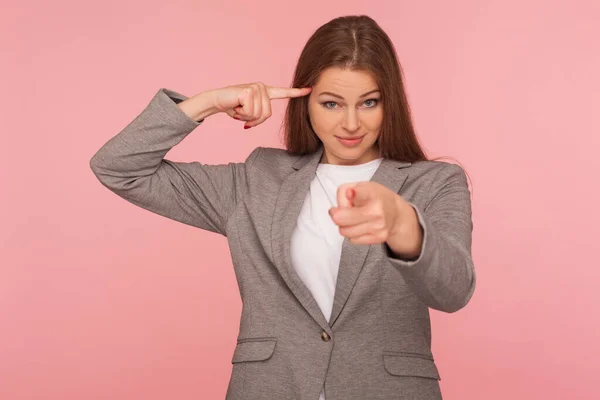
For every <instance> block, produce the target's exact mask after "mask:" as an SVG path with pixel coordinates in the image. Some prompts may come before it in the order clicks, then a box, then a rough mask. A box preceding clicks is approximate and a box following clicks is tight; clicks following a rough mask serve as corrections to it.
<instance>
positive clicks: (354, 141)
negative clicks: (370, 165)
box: [336, 134, 366, 147]
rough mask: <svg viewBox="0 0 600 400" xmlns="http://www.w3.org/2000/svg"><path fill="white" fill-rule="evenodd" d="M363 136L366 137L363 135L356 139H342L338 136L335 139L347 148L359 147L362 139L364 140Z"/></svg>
mask: <svg viewBox="0 0 600 400" xmlns="http://www.w3.org/2000/svg"><path fill="white" fill-rule="evenodd" d="M365 136H366V134H365V135H362V136H360V137H357V138H342V137H339V136H336V138H337V140H339V141H340V143H342V144H343V145H344V146H347V147H354V146H357V145H359V144H360V143H361V142H362V140H363V138H364V137H365Z"/></svg>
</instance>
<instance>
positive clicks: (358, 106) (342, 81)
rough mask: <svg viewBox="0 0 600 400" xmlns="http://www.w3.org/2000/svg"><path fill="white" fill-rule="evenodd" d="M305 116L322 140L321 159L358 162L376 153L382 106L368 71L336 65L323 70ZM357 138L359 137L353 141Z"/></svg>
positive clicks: (336, 162) (374, 82)
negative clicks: (322, 150) (307, 116)
mask: <svg viewBox="0 0 600 400" xmlns="http://www.w3.org/2000/svg"><path fill="white" fill-rule="evenodd" d="M308 115H309V118H310V122H311V124H312V127H313V130H314V131H315V133H316V134H317V136H318V137H319V139H321V141H322V142H323V146H324V152H323V158H322V159H321V162H324V163H328V164H339V165H357V164H364V163H366V162H369V161H372V160H374V159H376V158H377V157H378V156H379V153H378V150H379V149H378V147H377V144H375V141H376V140H377V138H378V137H379V132H380V129H381V123H382V121H383V106H382V105H381V92H379V87H378V86H377V83H376V81H375V78H374V76H373V75H372V74H371V73H369V72H367V71H363V70H350V69H342V68H337V67H332V68H328V69H326V70H324V71H323V72H322V73H321V75H320V76H319V78H318V79H317V82H316V83H315V84H314V85H313V86H312V91H311V93H310V96H309V98H308ZM356 138H361V139H359V140H352V139H356ZM343 139H347V140H343Z"/></svg>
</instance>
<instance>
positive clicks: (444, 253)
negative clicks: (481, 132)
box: [385, 164, 475, 312]
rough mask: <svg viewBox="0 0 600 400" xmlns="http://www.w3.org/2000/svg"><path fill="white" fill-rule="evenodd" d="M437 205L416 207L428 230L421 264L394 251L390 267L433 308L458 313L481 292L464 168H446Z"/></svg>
mask: <svg viewBox="0 0 600 400" xmlns="http://www.w3.org/2000/svg"><path fill="white" fill-rule="evenodd" d="M429 193H430V197H431V200H430V201H429V203H428V204H427V206H425V208H424V209H423V210H420V209H419V207H417V206H416V205H414V204H412V203H410V204H411V206H412V207H413V208H414V209H415V211H416V213H417V217H418V219H419V224H420V226H421V228H422V229H423V241H422V248H421V252H420V254H419V256H418V258H417V259H416V260H412V261H408V260H402V259H399V258H396V257H395V256H394V254H393V252H392V251H391V249H390V248H389V247H388V246H385V249H386V251H387V254H388V260H389V262H390V263H391V264H392V265H393V266H395V267H396V268H398V269H399V271H400V273H401V274H402V276H403V277H404V279H405V281H406V283H407V284H408V285H409V286H410V287H411V289H412V290H413V291H414V292H415V293H417V295H418V296H419V297H420V298H421V299H422V301H423V302H424V303H425V304H427V305H428V306H429V307H431V308H433V309H436V310H439V311H444V312H455V311H458V310H460V309H461V308H463V307H464V306H465V305H466V304H467V303H468V302H469V300H470V299H471V296H472V295H473V292H474V290H475V269H474V266H473V260H472V257H471V233H472V230H473V222H472V219H471V197H470V192H469V188H468V185H467V179H466V175H465V173H464V171H463V170H462V168H460V167H459V166H457V165H455V164H446V165H445V166H444V167H443V168H442V169H441V170H440V172H439V173H438V176H437V177H436V178H435V179H434V181H433V184H432V187H431V189H430V192H429Z"/></svg>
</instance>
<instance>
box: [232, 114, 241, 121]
mask: <svg viewBox="0 0 600 400" xmlns="http://www.w3.org/2000/svg"><path fill="white" fill-rule="evenodd" d="M233 119H237V120H238V121H241V119H239V118H238V117H236V116H235V115H234V116H233Z"/></svg>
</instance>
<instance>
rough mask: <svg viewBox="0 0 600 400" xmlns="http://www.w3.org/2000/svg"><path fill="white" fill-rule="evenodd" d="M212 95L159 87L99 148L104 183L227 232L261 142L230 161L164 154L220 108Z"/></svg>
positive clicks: (138, 201)
mask: <svg viewBox="0 0 600 400" xmlns="http://www.w3.org/2000/svg"><path fill="white" fill-rule="evenodd" d="M205 93H208V92H205ZM208 96H209V95H208V94H207V95H206V96H202V94H200V95H196V96H194V97H192V98H190V99H188V98H187V97H185V96H183V95H181V94H179V93H177V92H174V91H172V90H169V89H165V88H162V89H160V90H159V91H158V93H156V95H155V96H154V98H153V99H152V100H151V101H150V103H149V104H148V106H147V107H146V108H145V109H144V110H143V111H142V112H141V113H140V114H139V115H138V116H137V117H136V118H135V119H134V120H133V121H132V122H131V123H129V124H128V125H127V126H126V127H125V128H124V129H123V130H122V131H121V132H119V133H118V134H117V135H116V136H114V137H112V138H111V139H110V140H108V142H107V143H106V144H104V146H102V147H101V148H100V149H99V150H98V151H97V152H96V154H95V155H94V156H93V157H92V159H91V160H90V168H91V169H92V171H93V172H94V174H95V175H96V177H97V178H98V180H99V181H100V182H101V183H102V184H103V185H104V186H106V187H107V188H108V189H110V190H111V191H112V192H114V193H116V194H117V195H119V196H120V197H122V198H124V199H126V200H128V201H129V202H131V203H133V204H135V205H137V206H139V207H142V208H144V209H146V210H149V211H151V212H154V213H156V214H159V215H162V216H165V217H167V218H170V219H173V220H176V221H179V222H182V223H185V224H188V225H192V226H195V227H198V228H200V229H205V230H208V231H211V232H216V233H220V234H222V235H224V236H226V225H227V220H228V218H229V216H230V215H231V213H232V212H233V210H234V208H235V205H236V204H237V203H238V201H239V200H240V198H241V196H243V193H244V192H245V185H246V171H247V170H248V169H249V168H251V166H252V163H253V162H254V160H255V159H256V158H257V156H258V154H259V153H260V147H259V148H256V149H255V150H254V151H253V152H252V153H251V154H250V155H249V156H248V158H247V159H246V160H245V162H241V163H229V164H226V165H208V164H202V163H200V162H174V161H170V160H167V159H164V156H165V154H166V153H167V152H168V151H169V150H170V149H171V148H172V147H174V146H175V145H177V144H178V143H179V142H181V141H182V140H183V139H184V138H185V137H186V136H187V135H188V134H189V133H191V132H192V131H193V130H194V129H195V128H196V127H197V126H199V125H200V124H201V123H202V121H203V119H204V118H206V117H207V116H209V115H212V114H215V113H216V112H218V111H217V110H216V109H215V108H213V107H212V106H211V104H210V103H211V102H210V98H209V97H208ZM177 102H179V104H177ZM197 120H198V121H197Z"/></svg>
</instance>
